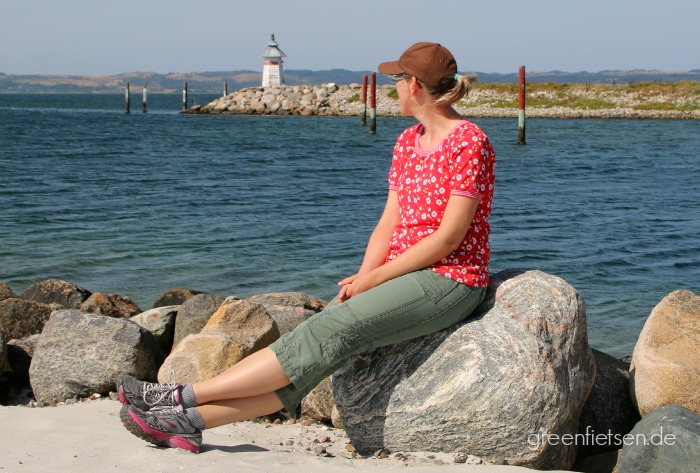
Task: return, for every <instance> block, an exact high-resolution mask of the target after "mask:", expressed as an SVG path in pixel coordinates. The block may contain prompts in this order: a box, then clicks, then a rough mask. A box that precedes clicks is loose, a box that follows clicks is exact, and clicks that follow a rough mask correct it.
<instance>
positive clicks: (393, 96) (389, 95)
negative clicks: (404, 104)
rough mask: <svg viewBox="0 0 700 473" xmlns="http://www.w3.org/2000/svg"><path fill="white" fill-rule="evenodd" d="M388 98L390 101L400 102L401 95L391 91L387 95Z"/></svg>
mask: <svg viewBox="0 0 700 473" xmlns="http://www.w3.org/2000/svg"><path fill="white" fill-rule="evenodd" d="M386 96H387V97H389V98H390V99H394V100H398V99H399V93H398V92H397V91H396V89H391V90H390V91H389V92H388V93H387V94H386Z"/></svg>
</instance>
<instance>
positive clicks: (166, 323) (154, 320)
mask: <svg viewBox="0 0 700 473" xmlns="http://www.w3.org/2000/svg"><path fill="white" fill-rule="evenodd" d="M180 307H181V306H179V305H171V306H167V307H158V308H157V309H151V310H147V311H146V312H141V313H140V314H138V315H135V316H133V317H131V319H129V320H131V321H132V322H134V323H135V324H137V325H138V326H139V327H143V328H145V329H146V330H148V331H149V332H151V333H152V334H153V335H154V336H155V337H156V341H157V342H158V346H160V348H161V350H163V353H165V354H168V353H170V350H171V348H172V346H173V334H174V333H175V319H176V318H177V311H178V310H179V309H180Z"/></svg>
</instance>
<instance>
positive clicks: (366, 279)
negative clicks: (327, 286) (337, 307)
mask: <svg viewBox="0 0 700 473" xmlns="http://www.w3.org/2000/svg"><path fill="white" fill-rule="evenodd" d="M380 282H381V281H380V280H378V279H377V278H376V277H375V275H374V272H373V271H369V272H366V273H362V274H360V273H357V274H353V275H352V276H349V277H347V278H345V279H343V280H342V281H340V282H339V283H338V285H339V286H341V288H340V292H338V299H337V300H336V301H335V303H336V304H340V303H341V302H345V301H346V300H348V299H350V298H351V297H354V296H356V295H358V294H361V293H363V292H365V291H368V290H370V289H372V288H373V287H375V286H377V285H379V283H380Z"/></svg>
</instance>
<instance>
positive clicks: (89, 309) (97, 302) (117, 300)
mask: <svg viewBox="0 0 700 473" xmlns="http://www.w3.org/2000/svg"><path fill="white" fill-rule="evenodd" d="M80 310H81V311H82V312H86V313H89V314H97V315H106V316H107V317H117V318H121V319H128V318H130V317H133V316H134V315H136V314H138V313H140V312H142V310H141V308H140V307H139V306H138V305H136V303H135V302H134V301H132V300H131V299H130V298H128V297H126V296H120V295H119V294H102V293H101V292H93V293H92V295H91V296H90V297H89V298H88V299H87V300H86V301H85V302H83V303H82V304H80Z"/></svg>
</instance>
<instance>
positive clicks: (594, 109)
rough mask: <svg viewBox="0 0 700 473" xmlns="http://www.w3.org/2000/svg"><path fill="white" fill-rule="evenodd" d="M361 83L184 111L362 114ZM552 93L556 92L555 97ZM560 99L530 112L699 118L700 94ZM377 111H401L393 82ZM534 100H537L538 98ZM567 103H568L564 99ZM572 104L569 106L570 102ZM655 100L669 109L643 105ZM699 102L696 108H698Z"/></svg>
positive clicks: (480, 105) (494, 104) (504, 100)
mask: <svg viewBox="0 0 700 473" xmlns="http://www.w3.org/2000/svg"><path fill="white" fill-rule="evenodd" d="M559 93H560V91H557V92H554V91H550V92H548V91H546V90H544V91H542V90H538V91H537V92H535V93H534V95H533V94H532V93H531V94H529V95H528V97H529V98H530V99H532V100H533V101H535V102H537V101H539V102H542V101H543V100H547V99H551V98H553V97H554V95H555V94H559ZM361 94H362V89H361V85H360V84H349V85H337V84H321V85H315V86H312V85H309V86H304V85H282V86H276V87H265V88H263V87H248V88H244V89H241V90H238V91H236V92H233V93H230V94H228V95H226V96H223V97H220V98H218V99H216V100H214V101H212V102H210V103H208V104H206V105H195V106H193V107H192V108H191V109H189V110H188V111H186V112H183V113H193V114H222V115H226V114H235V115H240V114H254V115H301V116H310V115H322V116H360V115H361V113H362V111H363V108H364V106H363V104H362V101H361ZM550 96H551V97H550ZM559 98H560V100H559V101H549V102H548V103H546V104H545V105H538V104H536V105H528V107H527V116H528V117H532V118H634V119H636V118H646V119H700V103H697V104H696V103H695V102H699V101H700V99H697V98H693V99H691V102H692V103H690V105H691V106H690V107H688V102H687V100H685V101H684V102H683V103H678V98H677V97H674V96H671V95H664V94H660V95H656V96H653V97H652V96H649V95H648V94H645V93H639V92H634V91H633V92H630V91H629V90H627V89H623V88H622V87H621V88H620V89H619V90H612V91H611V90H607V89H606V90H598V89H596V88H595V87H593V88H590V89H588V90H586V89H578V88H572V89H571V90H569V91H566V95H565V96H564V97H559ZM376 101H377V114H378V115H379V116H400V115H401V112H400V108H399V101H398V98H397V96H396V91H395V89H394V87H393V86H391V85H384V86H378V87H377V99H376ZM582 101H589V102H591V103H595V102H598V103H600V102H601V101H604V102H605V105H602V106H595V105H591V106H585V105H584V106H582V105H581V102H582ZM535 102H533V103H535ZM562 102H563V103H564V104H563V105H562V104H561V103H562ZM567 102H568V103H570V105H566V103H567ZM650 102H653V103H656V104H662V105H663V104H666V105H663V107H661V108H664V109H648V108H644V107H647V106H648V105H649V103H650ZM513 103H517V92H516V91H513V90H511V89H507V88H506V89H504V90H497V89H493V88H489V87H484V88H479V87H476V88H475V89H474V90H472V91H471V92H470V94H469V96H468V97H467V98H466V99H465V100H463V101H460V102H459V103H457V104H456V106H455V108H456V109H457V110H458V111H459V112H460V113H461V114H463V115H464V116H466V117H474V118H486V117H494V118H517V116H518V110H517V106H509V105H508V104H513ZM695 106H697V108H694V107H695Z"/></svg>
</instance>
